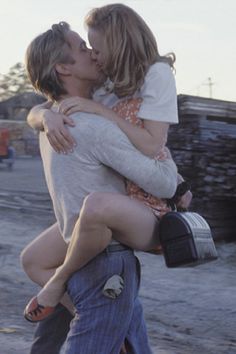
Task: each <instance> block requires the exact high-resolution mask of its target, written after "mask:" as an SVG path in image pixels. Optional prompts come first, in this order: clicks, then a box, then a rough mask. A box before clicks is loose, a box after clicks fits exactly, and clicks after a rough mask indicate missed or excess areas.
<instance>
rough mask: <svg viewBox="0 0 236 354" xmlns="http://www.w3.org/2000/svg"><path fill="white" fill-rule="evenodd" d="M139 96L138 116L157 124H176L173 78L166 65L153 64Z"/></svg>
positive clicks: (176, 110) (175, 97)
mask: <svg viewBox="0 0 236 354" xmlns="http://www.w3.org/2000/svg"><path fill="white" fill-rule="evenodd" d="M140 95H141V97H142V99H143V102H142V104H141V107H140V109H139V113H138V116H139V118H141V119H149V120H155V121H158V122H166V123H172V124H173V123H178V109H177V93H176V85H175V78H174V75H173V73H172V70H171V68H170V66H169V65H168V64H166V63H160V62H159V63H155V64H153V65H152V66H151V67H150V69H149V70H148V72H147V74H146V77H145V80H144V84H143V86H142V87H141V90H140Z"/></svg>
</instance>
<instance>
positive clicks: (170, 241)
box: [159, 182, 217, 268]
mask: <svg viewBox="0 0 236 354" xmlns="http://www.w3.org/2000/svg"><path fill="white" fill-rule="evenodd" d="M183 183H184V184H182V183H181V184H180V185H179V186H180V187H179V190H178V188H177V192H176V194H175V196H174V199H173V198H172V200H171V202H172V203H174V201H176V199H177V198H179V197H180V196H181V195H183V194H184V193H185V192H186V191H187V190H186V188H188V184H186V182H183ZM159 237H160V243H161V247H162V250H163V255H164V258H165V263H166V266H167V267H170V268H173V267H179V266H196V265H199V264H202V263H206V262H209V261H213V260H215V259H217V251H216V248H215V244H214V240H213V237H212V233H211V229H210V226H209V225H208V223H207V221H206V220H205V219H204V218H203V217H202V216H201V215H200V214H198V213H196V212H189V211H183V212H179V211H170V212H168V213H166V214H165V215H164V216H163V217H162V218H161V220H160V225H159Z"/></svg>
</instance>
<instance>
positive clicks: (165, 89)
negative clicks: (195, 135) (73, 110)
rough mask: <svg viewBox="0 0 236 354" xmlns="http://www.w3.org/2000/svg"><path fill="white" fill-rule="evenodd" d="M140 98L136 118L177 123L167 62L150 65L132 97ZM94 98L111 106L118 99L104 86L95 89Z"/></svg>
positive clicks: (173, 80) (175, 102) (173, 84)
mask: <svg viewBox="0 0 236 354" xmlns="http://www.w3.org/2000/svg"><path fill="white" fill-rule="evenodd" d="M139 97H140V98H142V103H141V105H140V108H139V112H138V115H137V116H138V118H141V119H148V120H155V121H158V122H166V123H170V124H175V123H178V108H177V92H176V84H175V78H174V74H173V72H172V70H171V67H170V66H169V65H168V64H167V63H163V62H157V63H155V64H153V65H151V66H150V68H149V70H148V72H147V74H146V76H145V79H144V83H143V85H142V87H141V88H140V90H138V91H137V92H135V94H134V96H133V98H139ZM94 99H95V100H96V101H99V102H101V103H103V104H104V105H105V106H107V107H110V108H112V107H113V106H114V105H116V104H117V102H118V101H119V102H121V101H122V100H126V99H127V97H125V98H122V99H119V98H118V97H117V96H116V95H115V94H108V93H107V92H106V90H105V89H104V88H101V89H99V90H97V91H96V92H95V94H94Z"/></svg>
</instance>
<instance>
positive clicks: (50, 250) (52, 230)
mask: <svg viewBox="0 0 236 354" xmlns="http://www.w3.org/2000/svg"><path fill="white" fill-rule="evenodd" d="M67 248H68V245H67V243H66V242H65V241H64V240H63V238H62V236H61V234H60V231H59V228H58V225H57V224H54V225H52V226H51V227H49V228H48V229H46V230H45V231H43V232H42V233H41V234H40V235H39V236H38V237H37V238H36V239H34V240H33V241H32V242H31V243H30V244H29V245H27V246H26V248H25V249H24V250H23V251H22V253H21V263H22V266H23V269H24V271H25V273H26V274H27V275H28V277H29V278H30V279H31V280H32V281H33V282H34V283H36V284H38V285H40V286H42V287H43V286H44V285H45V284H46V283H47V281H48V280H49V279H50V278H51V277H52V276H53V275H54V273H55V270H56V269H57V268H58V267H59V266H60V265H61V264H63V261H64V259H65V256H66V251H67ZM60 302H61V303H62V304H63V305H64V306H65V307H67V308H68V310H70V311H72V310H73V305H72V303H71V301H70V298H69V296H68V295H67V294H65V295H64V296H63V298H62V299H61V301H60Z"/></svg>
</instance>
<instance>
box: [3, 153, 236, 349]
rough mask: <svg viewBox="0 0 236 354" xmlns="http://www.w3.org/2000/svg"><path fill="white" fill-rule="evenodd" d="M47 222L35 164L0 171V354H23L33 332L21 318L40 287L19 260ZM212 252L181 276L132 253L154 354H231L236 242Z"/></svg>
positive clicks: (155, 259)
mask: <svg viewBox="0 0 236 354" xmlns="http://www.w3.org/2000/svg"><path fill="white" fill-rule="evenodd" d="M53 221H54V216H53V213H52V211H51V204H50V200H49V197H48V194H47V190H46V186H45V182H44V180H43V174H42V166H41V162H40V160H39V159H19V160H17V161H16V164H15V166H14V169H13V171H12V172H9V171H7V170H6V169H5V168H4V166H0V269H1V271H0V354H16V353H17V354H27V353H28V352H29V348H30V344H31V341H32V338H33V332H34V329H35V325H33V324H30V323H28V322H27V321H25V320H24V318H23V316H22V312H23V309H24V306H25V304H26V302H27V301H28V299H29V298H31V296H32V295H34V294H35V292H36V291H37V290H38V287H37V286H36V285H34V284H33V283H32V282H31V281H30V280H28V278H27V277H26V275H25V274H24V273H23V271H22V269H21V266H20V262H19V254H20V252H21V250H22V249H23V248H24V246H25V245H26V244H27V243H29V242H30V241H31V240H32V239H33V238H34V237H35V236H36V235H38V234H39V233H40V232H41V231H42V230H43V229H44V228H46V227H47V226H49V225H50V224H51V223H52V222H53ZM217 250H218V254H219V258H218V260H216V261H214V262H211V263H207V264H204V265H201V266H198V267H194V268H181V269H180V268H178V269H168V268H166V266H165V263H164V260H163V257H162V256H161V255H158V256H157V255H151V254H147V253H141V252H140V253H137V255H138V257H139V259H140V261H141V264H142V284H141V289H140V296H141V300H142V302H143V306H144V312H145V317H146V320H147V327H148V333H149V337H150V343H151V345H152V348H153V353H154V354H156V353H157V354H199V353H201V354H223V353H225V354H236V335H235V328H236V308H235V304H236V277H235V271H236V242H231V243H218V244H217ZM45 354H50V353H45ZM91 354H92V353H91ZM101 354H102V353H101ZM143 354H145V353H143Z"/></svg>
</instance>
